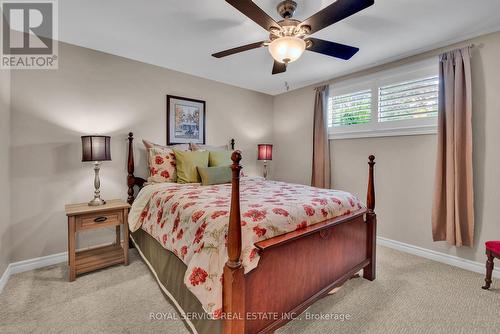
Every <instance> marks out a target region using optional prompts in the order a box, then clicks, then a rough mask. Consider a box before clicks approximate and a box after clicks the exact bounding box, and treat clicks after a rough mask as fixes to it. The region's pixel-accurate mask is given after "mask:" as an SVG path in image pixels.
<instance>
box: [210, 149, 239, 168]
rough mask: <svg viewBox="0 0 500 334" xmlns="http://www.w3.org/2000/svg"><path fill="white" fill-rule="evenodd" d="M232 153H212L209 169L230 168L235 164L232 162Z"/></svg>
mask: <svg viewBox="0 0 500 334" xmlns="http://www.w3.org/2000/svg"><path fill="white" fill-rule="evenodd" d="M232 153H233V152H232V151H210V155H209V157H208V166H209V167H218V166H229V165H231V164H232V163H233V161H232V160H231V154H232Z"/></svg>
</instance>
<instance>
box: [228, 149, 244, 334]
mask: <svg viewBox="0 0 500 334" xmlns="http://www.w3.org/2000/svg"><path fill="white" fill-rule="evenodd" d="M231 160H232V161H233V164H232V165H231V169H232V173H233V177H232V182H231V186H232V188H231V211H230V214H229V228H228V232H227V253H228V260H227V262H226V265H225V266H224V283H223V312H224V314H225V316H226V317H225V319H224V325H223V329H224V330H223V332H224V334H229V333H231V334H239V333H244V332H245V277H244V269H243V266H242V265H241V259H240V257H241V216H240V170H241V165H240V161H241V152H240V151H234V152H233V154H232V155H231Z"/></svg>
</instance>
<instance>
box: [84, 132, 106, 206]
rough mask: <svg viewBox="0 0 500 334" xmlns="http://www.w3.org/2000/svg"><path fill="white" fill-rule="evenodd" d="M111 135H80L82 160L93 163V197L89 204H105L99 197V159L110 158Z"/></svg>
mask: <svg viewBox="0 0 500 334" xmlns="http://www.w3.org/2000/svg"><path fill="white" fill-rule="evenodd" d="M110 145H111V137H108V136H82V162H87V161H91V162H93V163H94V172H95V177H94V188H95V191H94V199H93V200H91V201H90V202H89V205H90V206H98V205H103V204H106V201H104V200H103V199H102V198H101V191H100V190H99V188H100V187H101V181H100V180H99V169H100V168H101V161H109V160H111V151H110Z"/></svg>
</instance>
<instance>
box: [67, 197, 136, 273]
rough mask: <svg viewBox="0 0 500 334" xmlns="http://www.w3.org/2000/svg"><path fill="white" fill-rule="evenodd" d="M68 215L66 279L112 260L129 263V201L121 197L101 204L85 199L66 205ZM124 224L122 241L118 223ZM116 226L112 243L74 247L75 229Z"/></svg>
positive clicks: (112, 263) (97, 267) (111, 262)
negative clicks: (77, 249) (88, 247)
mask: <svg viewBox="0 0 500 334" xmlns="http://www.w3.org/2000/svg"><path fill="white" fill-rule="evenodd" d="M65 208H66V216H68V264H69V281H70V282H72V281H74V280H75V278H76V276H77V275H80V274H83V273H87V272H89V271H93V270H96V269H100V268H104V267H107V266H111V265H114V264H120V263H123V264H124V265H128V238H129V235H128V234H129V233H128V224H127V217H128V210H129V208H130V205H129V204H128V203H126V202H124V201H122V200H111V201H108V202H107V203H106V204H104V205H101V206H89V205H88V204H87V203H82V204H69V205H66V207H65ZM121 225H123V234H124V235H123V241H121V239H120V226H121ZM111 226H115V229H116V240H115V243H114V244H111V245H107V246H102V247H96V248H91V249H88V250H83V251H76V233H77V232H80V231H86V230H92V229H96V228H102V227H111Z"/></svg>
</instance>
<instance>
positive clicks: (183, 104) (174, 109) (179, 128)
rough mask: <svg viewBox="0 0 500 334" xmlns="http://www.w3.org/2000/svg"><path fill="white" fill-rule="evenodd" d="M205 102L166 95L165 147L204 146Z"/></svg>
mask: <svg viewBox="0 0 500 334" xmlns="http://www.w3.org/2000/svg"><path fill="white" fill-rule="evenodd" d="M205 138H206V102H205V101H202V100H196V99H191V98H187V97H181V96H174V95H167V145H175V144H188V143H195V144H205Z"/></svg>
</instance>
